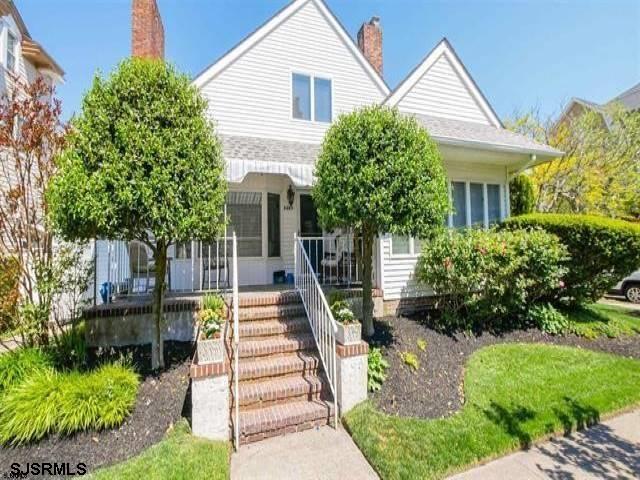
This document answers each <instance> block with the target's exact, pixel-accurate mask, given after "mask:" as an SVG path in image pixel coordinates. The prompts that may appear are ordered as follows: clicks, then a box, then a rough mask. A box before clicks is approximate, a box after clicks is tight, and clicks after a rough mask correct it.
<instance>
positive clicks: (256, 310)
mask: <svg viewBox="0 0 640 480" xmlns="http://www.w3.org/2000/svg"><path fill="white" fill-rule="evenodd" d="M305 315H306V311H305V309H304V306H303V305H302V303H291V304H287V305H267V306H258V307H244V308H241V309H240V317H239V320H240V321H241V322H245V321H256V320H274V319H278V318H295V317H304V316H305Z"/></svg>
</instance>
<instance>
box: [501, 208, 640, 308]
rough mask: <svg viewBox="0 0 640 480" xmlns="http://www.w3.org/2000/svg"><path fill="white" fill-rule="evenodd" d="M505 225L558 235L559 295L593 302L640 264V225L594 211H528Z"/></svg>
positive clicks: (569, 298) (639, 266)
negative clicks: (562, 264) (564, 253)
mask: <svg viewBox="0 0 640 480" xmlns="http://www.w3.org/2000/svg"><path fill="white" fill-rule="evenodd" d="M503 227H504V228H507V229H511V230H513V229H536V228H542V229H544V230H546V231H547V232H549V233H553V234H554V235H557V236H558V237H559V238H560V241H561V242H562V243H563V244H564V245H565V246H566V247H567V249H568V251H569V255H570V256H571V259H570V260H568V261H567V262H566V266H567V268H568V272H567V274H566V276H565V279H564V280H565V287H566V288H565V290H564V292H563V297H564V298H566V299H567V300H568V301H569V302H570V303H574V304H576V303H587V302H594V301H596V300H598V299H599V298H601V297H602V295H604V294H605V293H606V292H607V291H608V290H609V289H611V288H612V287H613V286H614V285H615V284H616V283H618V282H619V281H620V280H622V278H624V277H625V276H627V275H629V274H630V273H632V272H633V271H635V270H637V269H638V268H640V225H639V224H635V223H631V222H626V221H623V220H614V219H610V218H605V217H598V216H594V215H575V214H541V213H537V214H530V215H523V216H519V217H512V218H510V219H507V220H506V221H505V222H504V224H503Z"/></svg>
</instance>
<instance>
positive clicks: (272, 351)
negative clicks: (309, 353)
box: [238, 333, 316, 358]
mask: <svg viewBox="0 0 640 480" xmlns="http://www.w3.org/2000/svg"><path fill="white" fill-rule="evenodd" d="M240 339H241V340H240V344H239V345H238V353H239V358H251V357H264V356H267V355H277V354H282V353H293V352H298V351H300V350H309V349H311V348H314V349H315V346H316V343H315V340H314V339H313V335H312V334H311V333H292V334H286V335H279V336H273V337H267V338H266V339H263V340H244V341H243V340H242V337H240Z"/></svg>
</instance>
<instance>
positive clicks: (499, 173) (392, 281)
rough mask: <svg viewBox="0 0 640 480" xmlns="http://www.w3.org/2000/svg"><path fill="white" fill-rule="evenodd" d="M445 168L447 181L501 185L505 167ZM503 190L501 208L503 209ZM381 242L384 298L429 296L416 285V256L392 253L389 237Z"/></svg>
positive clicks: (458, 164)
mask: <svg viewBox="0 0 640 480" xmlns="http://www.w3.org/2000/svg"><path fill="white" fill-rule="evenodd" d="M444 164H445V169H446V171H447V177H448V178H449V180H466V181H475V182H482V183H496V184H500V185H504V184H505V181H506V178H507V177H506V175H507V172H506V169H505V167H501V166H498V165H486V164H477V163H476V164H473V163H462V162H447V161H446V159H445V162H444ZM501 191H502V193H503V198H502V201H503V211H504V212H506V211H507V207H506V205H504V203H505V198H504V192H506V189H505V188H502V190H501ZM381 242H382V247H381V249H382V271H383V279H382V291H383V296H384V299H385V300H395V299H399V298H406V297H413V296H418V295H430V294H432V293H433V292H432V291H431V290H430V289H428V288H424V287H421V286H419V285H417V283H416V280H415V269H416V264H417V262H418V256H417V255H392V253H391V242H392V240H391V237H390V236H389V235H384V236H383V238H382V239H381Z"/></svg>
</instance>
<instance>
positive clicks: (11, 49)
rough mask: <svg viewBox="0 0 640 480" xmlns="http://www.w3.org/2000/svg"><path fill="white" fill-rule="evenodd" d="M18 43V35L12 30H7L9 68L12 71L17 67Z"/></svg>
mask: <svg viewBox="0 0 640 480" xmlns="http://www.w3.org/2000/svg"><path fill="white" fill-rule="evenodd" d="M17 43H18V41H17V40H16V37H15V36H14V35H13V34H12V33H11V32H7V69H8V70H10V71H12V72H13V71H15V69H16V44H17Z"/></svg>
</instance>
